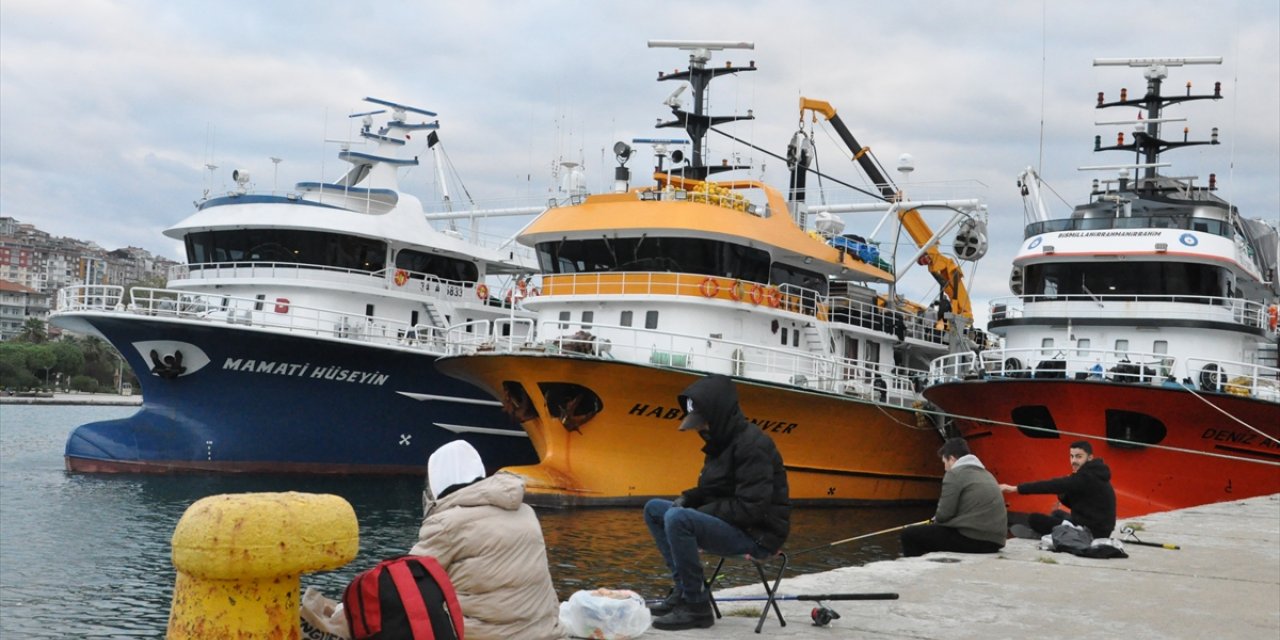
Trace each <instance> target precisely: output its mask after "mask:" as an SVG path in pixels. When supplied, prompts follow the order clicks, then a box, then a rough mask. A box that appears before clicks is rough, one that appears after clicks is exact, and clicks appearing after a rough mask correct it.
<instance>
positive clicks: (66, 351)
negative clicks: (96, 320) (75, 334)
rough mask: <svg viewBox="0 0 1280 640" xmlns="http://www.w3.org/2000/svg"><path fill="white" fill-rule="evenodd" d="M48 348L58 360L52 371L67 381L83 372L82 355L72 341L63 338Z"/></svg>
mask: <svg viewBox="0 0 1280 640" xmlns="http://www.w3.org/2000/svg"><path fill="white" fill-rule="evenodd" d="M50 347H51V348H52V349H53V354H54V356H55V357H56V358H57V360H58V362H57V364H56V365H54V371H57V372H58V373H61V374H62V375H64V376H66V377H67V378H68V379H69V378H71V376H74V375H76V374H79V373H80V372H81V371H83V370H84V353H82V352H81V351H80V345H78V344H76V342H75V341H74V340H67V339H65V338H64V339H62V340H58V341H57V342H54V343H52V344H51V345H50Z"/></svg>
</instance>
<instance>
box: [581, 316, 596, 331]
mask: <svg viewBox="0 0 1280 640" xmlns="http://www.w3.org/2000/svg"><path fill="white" fill-rule="evenodd" d="M595 319H596V312H594V311H583V312H582V329H583V330H584V331H585V330H587V329H590V328H591V323H592V322H594V321H595Z"/></svg>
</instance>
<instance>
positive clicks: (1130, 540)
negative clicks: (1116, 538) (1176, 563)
mask: <svg viewBox="0 0 1280 640" xmlns="http://www.w3.org/2000/svg"><path fill="white" fill-rule="evenodd" d="M1120 535H1122V536H1127V538H1122V539H1121V542H1123V543H1125V544H1137V545H1142V546H1144V547H1156V548H1158V549H1171V550H1173V551H1177V550H1179V549H1181V548H1182V547H1179V546H1178V545H1176V544H1171V543H1168V542H1143V541H1142V540H1139V539H1138V534H1137V533H1135V532H1134V529H1133V527H1125V528H1123V529H1121V530H1120Z"/></svg>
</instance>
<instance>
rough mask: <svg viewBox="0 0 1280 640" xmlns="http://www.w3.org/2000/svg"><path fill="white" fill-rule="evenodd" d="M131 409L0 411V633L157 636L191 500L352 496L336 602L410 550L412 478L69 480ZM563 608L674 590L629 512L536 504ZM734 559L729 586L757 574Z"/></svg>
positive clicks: (326, 579)
mask: <svg viewBox="0 0 1280 640" xmlns="http://www.w3.org/2000/svg"><path fill="white" fill-rule="evenodd" d="M133 410H134V409H131V408H117V407H111V408H104V407H27V406H13V405H6V406H4V407H3V408H0V460H2V461H3V464H2V465H0V611H3V612H4V615H3V616H0V637H5V638H9V637H25V638H63V637H71V636H93V637H98V638H138V637H158V636H161V635H163V633H164V629H165V627H166V625H167V622H168V612H169V603H170V599H171V597H172V593H173V581H174V570H173V566H172V564H171V563H170V549H169V541H170V537H171V536H172V534H173V528H174V526H175V525H176V524H177V521H178V519H179V518H180V517H181V516H182V514H183V512H184V511H185V510H186V508H187V507H188V506H190V504H191V503H192V502H194V501H196V500H198V499H200V498H202V497H205V496H209V495H214V494H219V493H240V492H248V491H306V492H315V493H332V494H336V495H340V496H342V497H344V498H346V499H347V500H348V501H349V502H350V503H351V505H352V506H353V507H354V508H355V511H356V516H357V517H358V518H359V522H360V553H359V556H358V557H357V558H356V560H355V561H353V562H352V563H350V564H348V565H347V566H346V567H343V568H342V569H339V570H336V571H331V572H327V573H322V574H315V575H308V576H304V577H303V585H304V586H316V587H318V588H320V589H321V590H323V591H324V592H325V593H326V594H327V595H329V596H330V597H334V598H336V597H338V596H339V595H340V594H341V592H342V590H343V588H345V587H346V585H347V583H348V582H350V580H351V579H352V578H353V577H354V576H355V574H356V573H358V572H359V571H361V570H363V569H366V568H368V567H371V566H373V565H374V564H375V563H376V562H377V561H378V560H380V559H382V558H386V557H391V556H395V555H399V554H402V553H404V552H405V551H407V550H408V549H409V547H410V546H412V544H413V542H414V541H415V540H416V539H417V532H418V525H419V523H420V520H421V515H422V501H421V489H422V481H421V479H418V478H323V477H291V476H255V475H238V476H166V477H156V476H140V475H139V476H91V475H72V474H68V473H66V472H65V471H63V468H62V447H63V444H64V443H65V441H66V436H67V434H68V433H69V432H70V431H71V429H72V428H74V426H75V425H78V424H82V423H84V422H89V421H93V420H103V419H111V418H118V417H124V416H126V415H128V414H129V413H130V412H132V411H133ZM929 512H930V509H928V508H920V507H913V508H904V509H829V510H824V509H804V510H798V511H796V512H795V513H794V514H793V523H792V536H791V540H789V541H788V543H787V547H788V548H789V549H791V550H797V549H803V548H808V547H813V546H818V545H824V544H826V543H829V542H832V541H835V540H839V539H843V538H848V537H852V536H856V535H858V534H860V533H865V532H869V531H876V530H879V529H884V528H887V527H891V526H895V525H899V524H903V523H906V522H912V521H915V520H920V519H923V518H925V517H927V516H928V515H929ZM538 517H539V519H540V520H541V522H542V527H543V531H544V533H545V536H546V540H547V548H548V558H549V559H550V563H551V573H552V578H553V580H554V582H555V586H556V590H557V592H558V593H559V595H560V597H561V599H565V598H567V597H568V596H569V595H570V594H572V593H573V592H574V591H576V590H578V589H586V588H595V587H602V586H604V587H612V588H631V589H635V590H637V591H639V592H641V593H643V594H645V595H646V596H654V595H660V594H663V593H665V592H666V590H667V588H668V587H669V586H670V579H669V577H668V576H667V575H666V570H665V568H664V567H663V566H662V560H661V558H660V557H659V556H658V552H657V550H656V549H655V548H654V547H653V543H652V542H651V540H650V538H649V532H648V530H647V529H646V528H645V526H644V523H643V521H642V519H641V517H640V510H639V508H633V509H586V510H548V509H540V510H539V511H538ZM897 554H898V541H897V537H896V536H894V535H886V536H881V537H879V538H872V539H868V540H863V541H858V542H854V543H850V544H845V545H840V546H837V547H829V548H824V549H821V550H818V551H814V552H811V553H807V554H803V555H801V556H799V557H796V558H795V559H794V560H793V562H792V567H793V568H794V569H795V571H796V572H800V573H804V572H812V571H822V570H827V569H832V568H836V567H841V566H849V565H857V564H864V563H866V562H869V561H873V560H879V559H884V558H888V557H893V556H896V555H897ZM747 566H748V565H745V564H742V563H739V565H738V570H736V571H733V572H731V573H729V575H728V576H727V577H726V583H727V584H729V585H734V584H745V583H746V582H748V581H749V580H751V579H753V577H752V576H751V575H749V574H748V573H747V572H746V571H744V570H743V569H746V568H747Z"/></svg>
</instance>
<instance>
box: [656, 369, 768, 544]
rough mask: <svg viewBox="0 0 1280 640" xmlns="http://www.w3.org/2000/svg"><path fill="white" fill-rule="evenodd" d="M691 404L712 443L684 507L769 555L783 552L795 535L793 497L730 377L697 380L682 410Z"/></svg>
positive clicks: (765, 438)
mask: <svg viewBox="0 0 1280 640" xmlns="http://www.w3.org/2000/svg"><path fill="white" fill-rule="evenodd" d="M688 399H692V400H693V404H694V408H695V410H696V411H697V412H699V413H701V414H703V415H704V416H705V417H706V418H707V422H708V424H710V429H709V431H710V438H709V440H708V441H707V444H706V445H705V446H703V447H702V452H703V453H704V454H705V458H704V460H703V463H702V472H701V473H700V474H698V486H697V487H695V488H693V489H689V490H688V491H685V492H684V494H683V497H684V506H686V507H690V508H695V509H697V510H698V511H701V512H703V513H706V514H710V515H713V516H715V517H717V518H720V519H721V520H724V521H725V522H728V523H729V524H732V525H734V526H736V527H738V528H739V529H741V530H742V531H744V532H746V533H747V535H749V536H751V537H752V538H753V539H755V541H756V542H757V543H758V544H759V545H760V546H762V547H764V548H765V549H768V550H769V551H777V550H778V549H781V548H782V544H783V543H784V542H786V540H787V535H788V534H789V533H790V532H791V498H790V495H789V490H788V488H787V472H786V469H784V468H783V466H782V456H781V455H780V454H779V453H778V448H777V447H776V446H774V444H773V440H772V439H770V438H769V436H767V435H765V434H764V432H763V431H761V430H760V429H758V428H756V426H755V425H752V424H750V423H749V422H747V419H746V417H744V416H743V415H742V409H741V408H739V407H738V392H737V389H736V388H735V387H734V385H733V381H732V380H730V379H729V378H727V377H725V376H719V375H717V376H708V377H706V378H703V379H701V380H698V381H697V382H695V383H693V384H691V385H689V388H687V389H685V390H684V393H682V394H681V395H680V406H681V407H685V406H687V403H686V400H688Z"/></svg>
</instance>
